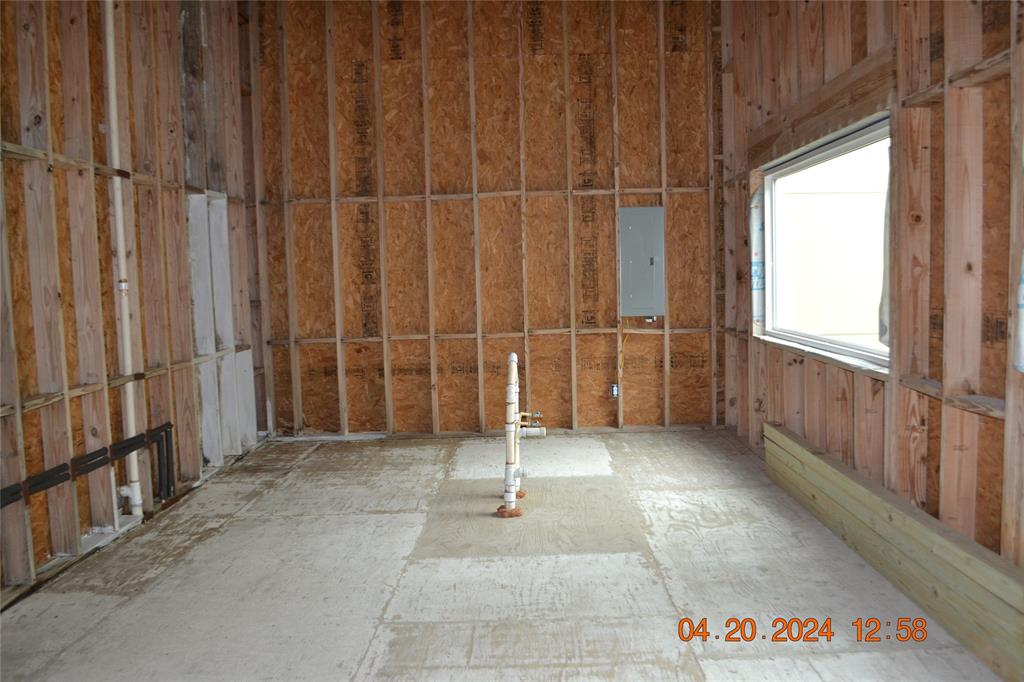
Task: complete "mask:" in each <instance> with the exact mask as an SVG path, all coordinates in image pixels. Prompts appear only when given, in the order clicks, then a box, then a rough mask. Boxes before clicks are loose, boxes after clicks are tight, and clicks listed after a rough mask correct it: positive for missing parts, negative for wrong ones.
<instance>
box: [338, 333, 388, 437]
mask: <svg viewBox="0 0 1024 682" xmlns="http://www.w3.org/2000/svg"><path fill="white" fill-rule="evenodd" d="M344 348H345V384H346V387H347V389H346V394H345V395H346V401H347V405H348V430H349V431H350V432H353V433H360V432H364V431H384V430H385V429H386V428H387V420H386V418H385V409H384V408H385V406H384V348H383V344H381V343H380V342H376V343H346V344H345V345H344Z"/></svg>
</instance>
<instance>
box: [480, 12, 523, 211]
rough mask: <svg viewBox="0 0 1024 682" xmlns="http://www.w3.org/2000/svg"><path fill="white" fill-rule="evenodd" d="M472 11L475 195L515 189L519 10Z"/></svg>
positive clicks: (516, 187)
mask: <svg viewBox="0 0 1024 682" xmlns="http://www.w3.org/2000/svg"><path fill="white" fill-rule="evenodd" d="M472 10H473V40H474V45H473V51H474V68H475V74H474V76H475V79H476V134H477V143H476V144H477V165H478V170H477V176H478V189H479V191H481V192H492V191H501V190H514V189H519V106H518V101H519V94H518V78H519V75H518V74H519V66H518V57H517V50H518V49H519V47H518V45H519V38H518V22H519V12H520V6H519V5H516V4H514V3H496V2H494V3H492V2H483V3H474V4H473V5H472Z"/></svg>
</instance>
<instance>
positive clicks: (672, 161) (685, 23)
mask: <svg viewBox="0 0 1024 682" xmlns="http://www.w3.org/2000/svg"><path fill="white" fill-rule="evenodd" d="M707 8H708V6H707V5H705V4H704V3H696V2H680V3H666V4H665V36H664V40H663V45H664V49H665V79H666V83H667V84H668V87H667V88H666V95H667V97H666V105H667V110H666V126H665V133H666V139H665V144H666V149H665V155H666V166H667V168H666V172H667V175H666V178H667V181H668V185H669V186H670V187H704V186H706V185H707V184H708V163H707V145H708V135H707V126H708V121H707V116H706V115H705V113H706V107H707V99H708V97H709V96H710V93H708V91H707V87H708V84H707V74H706V71H707V59H708V54H707V45H706V42H707V35H706V31H705V21H706V18H707V17H706V12H707Z"/></svg>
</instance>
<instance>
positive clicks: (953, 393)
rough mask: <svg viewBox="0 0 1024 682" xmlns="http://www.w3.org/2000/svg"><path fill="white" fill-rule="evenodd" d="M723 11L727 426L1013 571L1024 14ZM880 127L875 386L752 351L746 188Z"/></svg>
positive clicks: (1021, 451) (806, 362) (854, 372)
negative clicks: (811, 149)
mask: <svg viewBox="0 0 1024 682" xmlns="http://www.w3.org/2000/svg"><path fill="white" fill-rule="evenodd" d="M722 12H723V17H722V26H723V28H722V63H723V76H722V91H723V121H724V135H723V138H724V149H723V155H724V167H725V171H724V176H725V187H724V191H725V196H726V206H725V235H724V239H725V242H726V256H725V263H726V264H725V270H726V273H725V275H726V277H725V281H726V301H725V308H726V318H725V319H726V321H725V327H726V330H725V331H726V335H727V336H726V343H725V348H726V370H725V374H726V387H725V390H726V424H727V425H729V426H731V427H734V428H736V429H737V431H738V433H739V434H740V436H741V437H744V438H746V439H747V440H748V442H749V443H750V445H751V446H752V447H754V448H755V449H757V450H761V449H762V447H763V442H762V434H761V424H762V423H764V422H771V423H778V424H784V425H785V426H786V427H787V428H789V429H790V430H792V431H793V432H794V433H797V434H798V435H801V436H803V437H805V438H806V439H807V440H808V442H809V443H810V444H811V445H812V446H814V447H816V448H820V449H822V450H825V451H827V452H829V453H830V454H831V455H832V456H833V457H834V458H835V459H836V460H837V461H840V462H843V463H844V464H847V465H849V466H850V467H852V468H853V469H854V470H856V471H857V472H858V473H860V474H861V475H863V476H865V477H866V478H869V479H871V480H873V481H876V482H879V483H883V484H884V485H885V486H886V487H887V488H889V489H890V490H892V491H893V492H895V493H897V494H899V495H900V496H901V497H903V498H905V499H907V500H910V501H911V502H913V503H914V504H916V505H917V506H918V507H920V508H923V509H925V510H926V511H928V512H929V513H930V514H932V515H933V516H937V517H938V518H940V519H941V520H942V521H944V522H945V523H946V524H948V525H949V526H950V527H952V528H955V529H957V530H958V531H960V532H961V533H963V534H964V535H966V536H968V537H971V538H973V539H974V540H976V541H977V542H979V543H980V544H982V545H984V546H986V547H988V548H989V549H991V550H993V551H996V552H1000V553H1002V554H1003V555H1005V556H1007V557H1009V558H1011V559H1012V560H1013V561H1014V562H1015V563H1017V564H1020V563H1021V561H1022V558H1024V556H1022V551H1024V550H1022V544H1024V538H1022V527H1024V522H1022V513H1024V483H1022V481H1024V475H1022V473H1021V472H1022V467H1024V437H1022V432H1024V405H1022V390H1024V389H1022V386H1024V377H1022V375H1021V374H1020V373H1019V372H1015V371H1014V370H1013V369H1012V366H1011V363H1010V356H1011V351H1010V349H1011V348H1012V341H1013V330H1014V329H1015V328H1016V327H1015V320H1016V318H1017V316H1018V315H1020V311H1018V310H1016V306H1015V305H1014V303H1015V301H1016V286H1017V277H1018V274H1017V273H1019V268H1020V263H1019V258H1020V251H1021V239H1022V235H1021V230H1022V227H1024V226H1022V223H1024V217H1022V208H1021V205H1022V204H1021V202H1022V199H1021V178H1022V176H1024V173H1022V165H1021V164H1022V160H1021V158H1020V154H1021V152H1020V149H1021V127H1022V124H1021V116H1022V113H1021V108H1022V107H1021V97H1020V87H1021V85H1020V84H1021V79H1022V77H1024V60H1022V54H1024V49H1022V43H1021V40H1022V35H1021V22H1022V13H1024V9H1022V3H1021V2H1019V0H1015V1H1014V2H1012V3H1011V2H980V3H961V2H947V3H937V2H933V3H929V2H901V3H876V2H866V3H865V2H857V1H854V2H827V3H819V2H806V3H799V4H791V3H776V2H760V3H749V2H731V3H723V7H722ZM1011 94H1012V95H1013V96H1011ZM886 109H887V110H889V112H890V115H891V125H892V135H893V156H892V159H893V164H892V174H893V175H892V183H891V186H892V187H893V192H894V194H893V201H892V203H891V207H892V214H891V217H892V225H893V230H892V232H893V236H892V243H891V262H890V271H891V277H892V279H891V302H890V308H891V317H890V328H891V330H892V334H893V341H892V349H891V366H890V368H889V369H888V371H886V370H885V369H878V368H872V367H868V366H865V365H862V364H859V363H853V362H849V361H846V360H843V359H841V358H836V357H831V356H827V355H824V354H819V353H813V352H809V351H806V350H804V349H800V348H795V347H791V346H786V345H784V344H781V343H778V342H776V341H772V340H768V339H765V338H761V337H757V336H753V335H752V334H751V322H750V320H751V307H750V306H751V301H750V294H749V289H750V278H749V273H750V266H749V262H750V254H749V247H748V243H749V242H748V236H749V225H748V210H747V204H748V200H749V196H750V192H751V191H752V189H753V188H754V187H755V186H756V183H757V181H758V178H757V174H756V172H753V171H756V169H757V168H759V167H760V166H762V165H763V164H765V163H766V162H769V161H771V160H772V159H774V158H777V157H779V156H781V155H782V154H785V153H787V152H789V151H792V150H794V149H797V148H799V147H801V146H802V145H805V144H808V143H811V142H814V141H815V140H816V139H819V138H821V137H822V136H824V135H827V134H828V133H830V132H833V131H836V130H839V129H841V128H842V127H843V126H845V125H849V124H851V123H854V122H856V121H858V120H860V119H863V118H865V117H866V116H868V115H871V114H873V113H875V112H877V111H882V110H886ZM1011 150H1012V152H1011Z"/></svg>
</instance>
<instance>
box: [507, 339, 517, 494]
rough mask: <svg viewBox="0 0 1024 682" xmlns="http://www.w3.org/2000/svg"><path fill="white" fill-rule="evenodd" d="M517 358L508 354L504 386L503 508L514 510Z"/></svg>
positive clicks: (515, 487)
mask: <svg viewBox="0 0 1024 682" xmlns="http://www.w3.org/2000/svg"><path fill="white" fill-rule="evenodd" d="M518 431H519V356H517V355H516V354H515V353H509V354H508V382H507V384H506V385H505V496H504V499H505V507H506V508H507V509H510V510H511V509H515V507H516V493H517V492H518V491H519V480H518V475H517V467H518V464H519V438H518Z"/></svg>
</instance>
